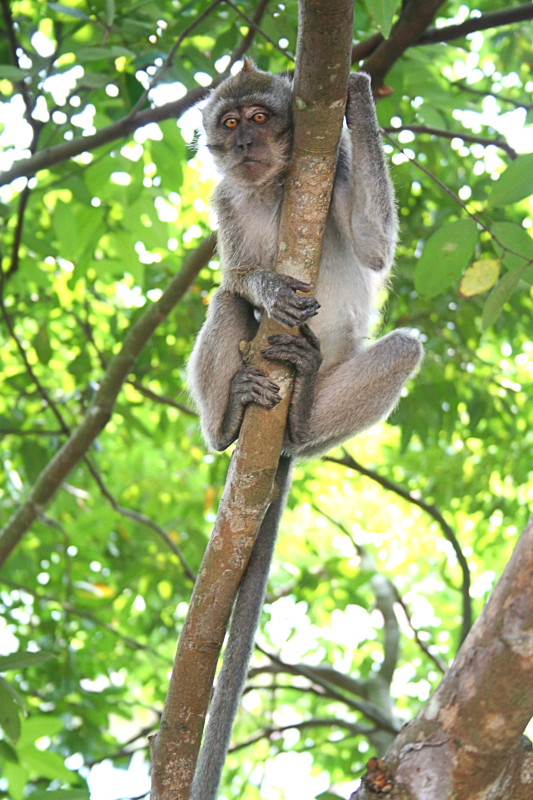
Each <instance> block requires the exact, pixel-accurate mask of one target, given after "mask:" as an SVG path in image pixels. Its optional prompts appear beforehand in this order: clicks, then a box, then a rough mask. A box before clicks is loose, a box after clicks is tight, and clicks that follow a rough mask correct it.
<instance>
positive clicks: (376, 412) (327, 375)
mask: <svg viewBox="0 0 533 800" xmlns="http://www.w3.org/2000/svg"><path fill="white" fill-rule="evenodd" d="M291 100H292V87H291V83H290V81H289V80H288V79H287V78H285V77H279V76H274V75H270V74H268V73H265V72H261V71H259V70H257V69H256V68H255V66H254V65H253V63H252V62H249V61H246V62H245V64H244V67H243V69H242V71H241V72H239V73H238V74H237V75H234V76H232V77H230V78H228V79H227V80H226V81H224V82H223V83H222V84H221V85H220V86H219V87H218V88H217V89H215V90H214V91H213V93H212V94H211V96H210V98H209V100H208V103H207V105H206V106H205V108H204V111H203V121H204V126H205V130H206V134H207V147H208V148H209V150H210V152H211V153H212V154H213V157H214V160H215V163H216V165H217V167H218V169H219V170H220V172H221V174H222V180H221V182H220V183H219V185H218V188H217V189H216V192H215V195H214V208H215V211H216V214H217V217H218V223H219V230H218V246H219V251H220V256H221V262H222V270H223V280H222V285H221V287H220V288H219V289H218V290H217V291H216V292H215V295H214V297H213V299H212V301H211V303H210V306H209V313H208V316H207V321H206V322H205V324H204V326H203V328H202V330H201V331H200V334H199V336H198V339H197V341H196V345H195V347H194V350H193V353H192V356H191V360H190V364H189V376H190V386H191V393H192V396H193V398H194V400H195V401H196V403H197V405H198V408H199V410H200V416H201V423H202V429H203V432H204V435H205V438H206V440H207V442H208V444H209V445H210V446H211V447H213V448H215V449H217V450H223V449H224V448H226V447H228V445H230V444H231V443H232V442H233V441H234V440H235V439H236V438H237V436H238V435H239V429H240V425H241V422H242V418H243V415H244V411H245V408H246V406H247V405H248V404H249V403H258V404H259V405H262V406H264V407H265V408H272V407H273V406H274V405H276V403H277V402H278V401H279V392H278V387H277V386H276V385H275V384H274V383H273V382H272V381H271V380H270V379H268V378H267V377H266V375H265V374H264V373H263V372H262V371H261V370H260V369H259V368H258V367H255V366H250V365H249V364H247V363H246V361H245V360H243V356H242V353H241V349H240V347H239V343H240V342H241V341H242V340H251V339H252V338H253V337H254V335H255V333H256V331H257V328H258V324H259V322H258V320H260V318H261V315H262V314H267V315H268V316H270V317H272V318H274V319H276V320H278V321H279V322H281V323H283V325H285V326H287V327H289V328H295V329H296V328H299V331H300V335H292V334H291V333H281V334H278V335H276V336H272V337H270V339H269V346H268V347H267V348H266V349H265V350H264V351H263V356H264V357H265V358H266V359H270V360H273V361H281V362H284V363H286V364H289V365H290V366H291V367H292V369H293V372H294V389H293V394H292V398H291V404H290V410H289V416H288V423H287V431H286V435H285V444H284V455H282V458H281V461H280V466H279V468H278V474H277V478H276V479H277V482H278V490H279V491H278V497H277V498H276V500H275V501H274V502H273V503H272V505H271V506H270V508H269V510H268V512H267V514H266V516H265V519H264V521H263V523H262V526H261V529H260V532H259V535H258V539H257V542H256V545H255V548H254V552H253V555H252V558H251V561H250V564H249V565H248V569H247V571H246V573H245V576H244V578H243V582H242V584H241V587H240V590H239V595H238V598H237V601H236V604H235V608H234V611H233V617H232V623H231V628H230V633H229V637H228V645H227V648H226V653H225V657H224V664H223V667H222V671H221V673H220V675H219V678H218V681H217V685H216V688H215V693H214V697H213V700H212V702H211V705H210V708H209V720H208V724H207V728H206V733H205V737H204V743H203V747H202V751H201V754H200V758H199V762H198V767H197V770H196V775H195V780H194V785H193V792H192V800H215V798H216V795H217V791H218V786H219V782H220V776H221V772H222V767H223V764H224V761H225V757H226V753H227V749H228V745H229V740H230V736H231V729H232V724H233V719H234V717H235V714H236V712H237V708H238V704H239V700H240V696H241V694H242V690H243V687H244V683H245V679H246V674H247V670H248V661H249V658H250V655H251V651H252V648H253V643H254V639H255V631H256V627H257V624H258V620H259V616H260V612H261V607H262V604H263V597H264V593H265V588H266V582H267V577H268V570H269V566H270V560H271V555H272V550H273V547H274V542H275V538H276V532H277V528H278V524H279V520H280V517H281V514H282V511H283V508H284V505H285V500H286V495H287V493H288V488H289V485H290V473H291V461H292V456H310V455H316V454H319V453H323V452H325V451H326V450H328V449H329V448H331V447H333V446H335V445H338V444H339V443H341V442H343V441H344V440H345V439H348V438H350V437H352V436H354V435H355V434H356V433H358V432H359V431H361V430H363V429H365V428H368V427H370V426H371V425H373V424H374V423H376V422H378V421H379V420H382V419H384V418H385V417H386V416H387V415H388V414H389V413H390V412H391V410H392V409H393V408H394V406H395V405H396V403H397V401H398V399H399V397H400V392H401V389H402V387H403V385H404V384H405V382H406V380H407V379H408V378H409V376H410V375H411V374H412V373H413V371H414V370H415V369H416V367H417V366H418V365H419V363H420V361H421V359H422V347H421V345H420V343H419V341H418V339H417V338H416V337H415V336H414V335H413V334H412V333H410V332H409V331H407V330H404V329H398V330H395V331H393V332H392V333H389V334H388V335H387V336H384V337H383V338H382V339H378V340H377V341H375V342H373V343H371V342H370V341H369V329H370V327H371V323H372V321H373V317H374V314H375V309H376V294H377V292H378V291H379V289H380V288H381V287H382V286H383V285H384V283H385V280H386V277H387V274H388V273H389V271H390V268H391V265H392V261H393V257H394V250H395V244H396V229H397V222H396V211H395V204H394V196H393V191H392V187H391V183H390V179H389V175H388V171H387V167H386V164H385V160H384V156H383V152H382V147H381V138H380V133H379V128H378V122H377V118H376V113H375V108H374V103H373V99H372V94H371V90H370V80H369V77H368V75H365V74H363V73H353V74H352V75H351V76H350V86H349V96H348V102H347V107H346V119H347V123H348V127H347V129H346V130H344V131H343V135H342V137H341V142H340V145H339V153H338V158H337V168H336V175H335V183H334V188H333V195H332V200H331V206H330V210H329V215H328V220H327V225H326V231H325V235H324V243H323V251H322V260H321V266H320V272H319V276H318V284H317V289H316V299H315V298H314V297H310V296H309V292H310V290H311V287H310V286H309V285H308V284H305V283H302V282H301V281H298V280H296V279H294V278H292V277H289V276H287V275H280V274H277V273H275V272H274V271H273V270H272V267H273V265H274V262H275V259H276V251H277V246H278V234H279V220H280V208H281V204H282V201H283V187H284V178H285V174H286V170H287V167H288V164H289V160H290V157H291V147H292V118H291Z"/></svg>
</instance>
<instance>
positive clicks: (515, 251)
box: [491, 222, 533, 282]
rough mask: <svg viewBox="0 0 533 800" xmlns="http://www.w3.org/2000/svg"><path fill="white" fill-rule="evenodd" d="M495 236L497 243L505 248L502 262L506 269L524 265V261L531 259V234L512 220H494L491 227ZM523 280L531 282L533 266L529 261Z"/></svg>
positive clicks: (532, 249) (532, 241)
mask: <svg viewBox="0 0 533 800" xmlns="http://www.w3.org/2000/svg"><path fill="white" fill-rule="evenodd" d="M491 230H492V232H493V234H494V236H495V237H496V239H497V240H498V241H497V244H500V245H503V247H505V248H506V250H504V252H503V262H504V264H505V266H506V267H507V268H508V269H514V268H515V267H522V266H524V262H528V263H529V262H531V261H532V260H533V238H532V237H531V235H530V234H529V233H528V232H527V231H526V230H525V228H522V226H521V225H517V224H516V223H514V222H496V223H494V225H493V226H492V228H491ZM523 277H524V280H527V281H530V282H533V266H532V265H531V264H530V263H529V266H528V269H527V270H526V272H525V273H524V276H523Z"/></svg>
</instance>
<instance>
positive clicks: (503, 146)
mask: <svg viewBox="0 0 533 800" xmlns="http://www.w3.org/2000/svg"><path fill="white" fill-rule="evenodd" d="M383 130H384V131H385V133H400V131H412V132H413V133H427V134H429V135H430V136H440V138H442V139H462V140H463V141H464V142H474V143H475V144H482V145H484V146H485V147H489V146H490V145H492V146H493V147H498V148H499V149H500V150H504V151H505V152H506V153H507V155H508V156H509V157H510V158H511V159H513V160H514V159H515V158H518V153H517V152H516V150H515V149H514V148H513V147H511V145H510V144H509V143H508V142H506V141H505V139H490V138H489V137H485V136H476V135H474V134H472V133H465V132H464V131H459V132H455V131H446V130H443V129H442V128H431V127H428V126H427V125H402V126H400V127H398V128H395V127H393V126H392V125H391V126H389V127H386V128H383Z"/></svg>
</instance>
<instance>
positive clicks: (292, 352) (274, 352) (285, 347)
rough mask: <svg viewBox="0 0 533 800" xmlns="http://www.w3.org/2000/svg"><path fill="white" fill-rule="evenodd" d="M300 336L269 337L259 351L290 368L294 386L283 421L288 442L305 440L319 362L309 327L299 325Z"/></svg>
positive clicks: (320, 360)
mask: <svg viewBox="0 0 533 800" xmlns="http://www.w3.org/2000/svg"><path fill="white" fill-rule="evenodd" d="M300 333H301V336H293V335H292V334H284V333H283V334H277V335H276V336H270V337H269V339H268V341H269V343H270V347H267V348H266V349H265V350H263V351H262V353H263V356H264V357H265V358H267V359H269V360H271V361H282V362H283V363H285V364H290V365H291V366H292V367H293V368H294V384H293V390H292V396H291V404H290V407H289V415H288V419H287V436H288V439H289V441H290V442H292V443H295V444H297V443H299V442H301V441H306V436H307V432H308V420H309V417H310V415H311V409H312V407H313V403H314V400H315V392H316V384H317V375H318V371H319V369H320V364H321V362H322V355H321V353H320V342H319V340H318V338H317V337H316V336H315V334H314V333H313V331H312V330H311V328H310V327H309V325H306V324H303V325H300Z"/></svg>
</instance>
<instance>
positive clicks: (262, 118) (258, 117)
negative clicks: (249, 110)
mask: <svg viewBox="0 0 533 800" xmlns="http://www.w3.org/2000/svg"><path fill="white" fill-rule="evenodd" d="M252 119H253V121H254V122H257V124H258V125H264V123H265V122H266V121H267V119H268V114H266V113H265V112H264V111H256V112H255V114H254V115H253V117H252Z"/></svg>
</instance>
